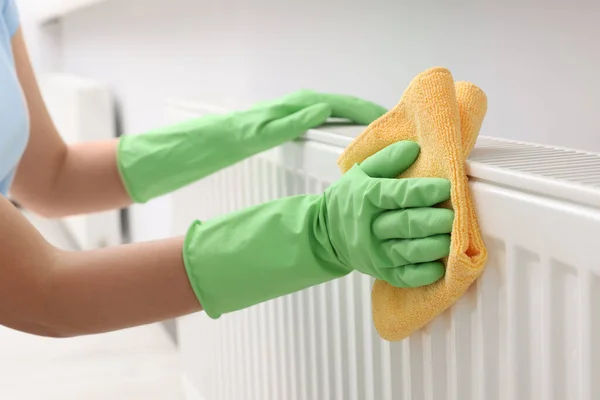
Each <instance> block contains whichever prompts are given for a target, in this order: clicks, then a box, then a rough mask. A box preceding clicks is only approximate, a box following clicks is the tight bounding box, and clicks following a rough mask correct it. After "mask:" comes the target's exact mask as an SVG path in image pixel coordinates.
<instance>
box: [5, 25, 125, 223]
mask: <svg viewBox="0 0 600 400" xmlns="http://www.w3.org/2000/svg"><path fill="white" fill-rule="evenodd" d="M12 48H13V53H14V58H15V64H16V68H17V73H18V76H19V81H20V83H21V86H22V88H23V92H24V94H25V98H26V101H27V105H28V107H29V115H30V119H31V131H30V134H31V137H30V140H29V144H28V145H27V149H26V151H25V154H24V156H23V158H22V160H21V162H20V164H19V167H18V169H17V174H16V176H15V181H14V184H13V186H12V188H11V195H12V196H14V198H15V200H17V201H18V202H19V203H20V204H22V205H23V206H24V207H26V208H28V209H30V210H32V211H34V212H36V213H38V214H41V215H43V216H46V217H62V216H66V215H73V214H82V213H88V212H95V211H104V210H108V209H116V208H122V207H126V206H128V205H129V204H130V203H131V199H130V198H129V195H128V194H127V191H126V190H125V188H124V186H123V183H122V181H121V178H120V176H119V172H118V169H117V162H116V146H117V140H116V139H115V140H109V141H106V142H102V143H82V144H76V145H70V146H67V145H66V144H65V142H64V141H63V140H62V138H61V136H60V135H59V133H58V131H57V130H56V127H55V126H54V124H53V122H52V119H51V118H50V115H49V113H48V110H47V109H46V106H45V104H44V100H43V98H42V96H41V94H40V90H39V87H38V84H37V81H36V78H35V74H34V72H33V68H32V66H31V63H30V61H29V56H28V54H27V49H26V46H25V41H24V40H23V34H22V32H21V30H19V31H18V32H17V33H16V34H15V35H14V36H13V39H12Z"/></svg>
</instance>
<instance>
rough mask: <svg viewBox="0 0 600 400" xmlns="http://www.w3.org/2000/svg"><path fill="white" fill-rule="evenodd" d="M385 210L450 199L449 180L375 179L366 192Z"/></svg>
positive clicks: (374, 202) (432, 203)
mask: <svg viewBox="0 0 600 400" xmlns="http://www.w3.org/2000/svg"><path fill="white" fill-rule="evenodd" d="M366 195H367V196H368V198H369V200H370V201H371V202H372V204H374V205H375V206H377V207H379V208H383V209H385V210H394V209H399V208H416V207H432V206H434V205H436V204H439V203H442V202H444V201H446V200H448V199H450V181H449V180H447V179H442V178H404V179H377V180H376V182H374V184H373V185H372V186H371V187H370V188H369V189H368V192H367V194H366Z"/></svg>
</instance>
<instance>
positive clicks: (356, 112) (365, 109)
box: [318, 93, 387, 125]
mask: <svg viewBox="0 0 600 400" xmlns="http://www.w3.org/2000/svg"><path fill="white" fill-rule="evenodd" d="M318 95H319V96H320V101H322V102H324V103H327V104H329V105H330V106H331V109H332V114H331V116H332V117H334V118H345V119H349V120H350V121H352V122H354V123H356V124H358V125H369V124H370V123H372V122H373V121H375V120H376V119H378V118H379V117H381V116H382V115H383V114H385V113H386V112H387V109H385V108H384V107H382V106H380V105H379V104H376V103H373V102H371V101H368V100H363V99H360V98H358V97H354V96H347V95H342V94H328V93H318Z"/></svg>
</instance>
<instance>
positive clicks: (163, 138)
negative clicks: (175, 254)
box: [117, 90, 386, 203]
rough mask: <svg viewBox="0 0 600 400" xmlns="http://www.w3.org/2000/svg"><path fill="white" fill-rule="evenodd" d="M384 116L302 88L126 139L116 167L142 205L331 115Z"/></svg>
mask: <svg viewBox="0 0 600 400" xmlns="http://www.w3.org/2000/svg"><path fill="white" fill-rule="evenodd" d="M385 112H386V109H384V108H383V107H381V106H378V105H376V104H374V103H371V102H368V101H365V100H361V99H358V98H355V97H350V96H342V95H335V94H322V93H317V92H313V91H307V90H303V91H298V92H295V93H292V94H291V95H288V96H285V97H283V98H281V99H278V100H274V101H269V102H264V103H259V104H257V105H256V106H254V107H252V108H251V109H249V110H245V111H238V112H232V113H228V114H223V115H207V116H204V117H201V118H197V119H192V120H189V121H185V122H183V123H179V124H175V125H172V126H167V127H163V128H160V129H157V130H154V131H151V132H148V133H146V134H143V135H127V136H123V137H122V138H121V139H120V142H119V147H118V151H117V164H118V167H119V171H120V173H121V178H122V180H123V184H124V185H125V188H126V189H127V192H128V193H129V195H130V197H131V199H132V200H133V201H134V202H136V203H143V202H146V201H148V200H150V199H152V198H154V197H158V196H161V195H163V194H166V193H169V192H171V191H173V190H176V189H179V188H181V187H183V186H186V185H188V184H190V183H193V182H195V181H197V180H199V179H201V178H204V177H206V176H208V175H210V174H212V173H214V172H217V171H219V170H220V169H223V168H225V167H228V166H230V165H233V164H235V163H237V162H239V161H241V160H243V159H245V158H247V157H250V156H252V155H255V154H257V153H260V152H262V151H265V150H268V149H270V148H273V147H276V146H278V145H281V144H283V143H285V142H287V141H290V140H292V139H295V138H298V137H299V136H301V135H302V134H303V133H304V132H306V131H307V130H309V129H312V128H316V127H318V126H320V125H322V124H323V123H325V122H326V121H327V119H328V118H330V117H335V118H345V119H348V120H350V121H352V122H354V123H357V124H363V125H368V124H370V123H371V122H373V121H374V120H376V119H377V118H379V117H380V116H381V115H383V114H384V113H385Z"/></svg>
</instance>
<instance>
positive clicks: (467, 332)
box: [174, 140, 600, 400]
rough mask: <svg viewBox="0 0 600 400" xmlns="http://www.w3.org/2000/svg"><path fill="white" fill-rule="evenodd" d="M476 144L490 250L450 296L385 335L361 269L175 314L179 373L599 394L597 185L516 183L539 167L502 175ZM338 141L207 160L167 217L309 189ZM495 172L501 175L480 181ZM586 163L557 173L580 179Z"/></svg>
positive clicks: (277, 388) (260, 387)
mask: <svg viewBox="0 0 600 400" xmlns="http://www.w3.org/2000/svg"><path fill="white" fill-rule="evenodd" d="M483 148H487V150H483V151H482V150H480V151H479V152H478V153H476V154H475V156H476V157H475V159H474V160H472V163H474V164H477V163H479V164H481V165H486V166H487V167H486V168H488V170H486V171H487V172H490V171H492V172H494V174H495V175H494V174H491V173H490V174H488V175H486V174H485V173H484V174H482V176H483V178H482V177H478V176H476V177H475V178H474V179H473V180H472V183H471V188H472V192H473V195H474V199H475V202H476V205H477V209H478V213H479V219H480V224H481V228H482V231H483V234H484V238H485V241H486V244H487V247H488V250H489V254H490V257H489V262H488V264H487V266H486V270H485V272H484V274H483V276H482V277H481V278H480V279H479V280H478V281H477V282H476V283H475V284H474V285H473V286H472V287H471V288H470V289H469V291H468V292H467V293H466V294H465V295H464V296H463V298H462V299H461V300H460V301H459V302H458V303H457V304H455V305H454V307H452V308H451V309H450V310H448V311H447V312H445V313H444V314H443V315H441V316H440V317H439V318H437V319H436V320H435V321H433V322H432V323H431V324H430V325H429V326H427V327H425V328H424V329H422V330H421V331H420V332H417V333H415V334H414V335H413V336H411V337H410V338H408V339H406V340H404V341H402V342H397V343H388V342H385V341H382V340H381V339H380V338H379V336H378V335H377V333H376V331H375V329H374V327H373V323H372V320H371V299H370V292H371V287H372V280H371V279H370V278H368V277H365V276H361V275H359V274H352V275H350V276H348V277H346V278H345V279H340V280H338V281H335V282H330V283H328V284H324V285H321V286H318V287H313V288H310V289H307V290H305V291H302V292H300V293H296V294H293V295H290V296H286V297H283V298H280V299H277V300H274V301H271V302H267V303H265V304H261V305H258V306H256V307H253V308H250V309H247V310H243V311H240V312H237V313H233V314H230V315H226V316H224V317H222V319H221V320H219V321H213V320H210V319H209V318H207V317H206V316H205V315H203V314H198V315H193V316H189V317H186V318H182V319H181V320H180V321H179V339H180V346H181V354H182V357H183V361H184V366H185V370H186V374H187V377H186V380H187V382H191V385H192V386H193V387H194V389H195V390H196V391H197V393H198V394H199V397H198V398H203V399H205V400H230V399H231V400H245V399H253V400H280V399H286V400H287V399H292V400H315V399H322V400H330V399H338V400H347V399H350V400H381V399H383V400H480V399H485V400H501V399H502V400H503V399H527V400H565V399H569V400H593V399H598V398H600V379H598V376H600V341H598V340H597V338H598V337H600V336H599V335H600V318H599V316H600V278H599V275H598V273H599V271H600V268H599V267H600V262H598V258H597V255H596V254H595V250H596V249H597V248H598V247H599V245H600V239H598V237H599V236H598V232H599V231H600V210H599V208H598V207H593V206H591V205H590V204H593V202H594V201H595V200H594V199H597V198H598V193H597V192H592V191H588V192H586V193H585V196H587V197H585V196H584V197H582V199H583V200H585V201H582V202H579V201H569V200H568V197H569V195H570V192H569V188H571V186H562V187H563V190H562V193H559V192H556V193H557V194H556V195H551V196H550V195H549V196H546V195H544V191H543V190H542V191H541V192H539V193H538V192H536V191H533V190H531V187H529V186H527V185H524V187H523V189H522V190H520V189H518V188H519V186H520V185H521V183H522V182H528V181H527V179H528V178H527V176H528V175H527V174H530V175H531V176H534V177H536V179H537V178H539V175H535V172H540V171H541V169H540V168H538V167H536V166H535V163H532V164H531V165H530V164H527V165H525V163H524V162H521V163H520V164H519V168H530V169H528V171H521V170H517V169H515V170H511V171H509V172H510V173H512V172H514V171H517V172H519V174H520V175H510V174H509V175H506V174H504V175H503V170H502V168H504V167H511V165H513V164H507V165H504V164H503V163H504V162H505V161H503V160H504V159H505V156H503V155H502V154H503V152H504V150H501V151H500V153H497V154H496V155H494V154H492V151H493V150H491V149H493V148H494V145H493V143H487V144H485V143H484V146H483ZM498 148H500V149H503V146H501V145H499V147H498ZM507 148H509V147H507ZM340 151H341V147H335V146H331V145H326V144H323V143H314V142H311V141H310V140H309V141H308V142H304V143H300V144H298V143H296V144H290V145H286V146H284V147H283V148H281V149H278V150H277V151H274V152H270V153H268V154H264V155H261V156H259V157H255V158H253V159H250V160H247V161H245V162H243V163H240V164H238V165H236V166H234V167H232V168H229V169H227V170H225V171H223V172H221V173H218V174H216V175H215V176H213V177H210V178H208V179H206V180H204V181H202V182H200V183H198V184H197V185H194V186H193V187H192V188H189V189H185V190H183V191H182V192H180V193H178V194H177V195H176V196H175V198H174V207H175V216H176V218H175V219H176V220H177V221H180V222H176V226H178V227H179V228H178V229H183V228H184V227H187V225H188V224H189V222H190V220H191V218H192V217H196V218H200V219H208V218H211V217H214V216H216V215H219V214H222V213H226V212H229V211H232V210H234V209H238V208H240V207H245V206H249V205H252V204H257V203H260V202H264V201H267V200H270V199H274V198H277V197H281V196H289V195H294V194H300V193H320V192H322V191H323V190H324V188H325V187H327V185H328V184H329V183H330V182H329V181H330V180H333V179H332V178H334V177H335V176H336V173H335V172H332V171H331V170H332V169H334V168H335V159H336V158H337V156H338V154H339V152H340ZM494 151H495V150H494ZM515 151H519V150H518V149H516V150H515ZM523 151H525V150H523ZM527 151H530V150H527ZM531 151H532V153H528V154H529V155H530V156H531V157H532V159H535V157H536V156H535V155H536V154H537V153H536V152H535V151H534V150H533V148H532V149H531ZM484 153H485V154H484ZM543 154H546V153H543ZM553 154H554V153H553ZM561 154H562V153H561ZM563 156H564V159H565V160H566V159H569V157H570V156H569V155H567V154H563ZM484 157H485V160H486V161H485V162H486V163H488V162H489V164H484V163H483V162H482V159H483V158H484ZM506 157H508V155H507V156H506ZM540 157H542V155H540ZM544 157H545V156H544ZM589 160H590V161H589V162H590V165H592V164H593V163H594V162H595V161H594V160H595V159H594V158H590V159H589ZM506 162H508V161H506ZM493 163H495V164H493ZM492 164H493V165H492ZM586 165H587V164H586ZM513 166H514V165H513ZM475 167H476V166H475ZM490 168H491V169H490ZM511 168H512V167H511ZM515 168H516V167H515ZM475 169H476V168H475ZM538 170H539V171H538ZM477 171H479V170H477ZM477 171H476V172H477ZM486 171H483V172H486ZM544 171H546V172H544ZM544 171H541V172H543V173H544V174H545V175H544V179H547V181H540V180H539V179H538V181H537V183H540V182H541V183H544V184H545V183H547V182H550V183H551V184H552V185H553V186H552V185H551V186H552V188H551V189H552V190H555V189H556V188H560V187H561V186H560V185H562V183H561V182H562V180H561V179H559V178H561V177H562V178H564V177H566V175H565V174H566V173H562V172H557V171H555V172H552V171H551V170H550V169H549V168H548V169H546V170H544ZM582 171H583V169H582ZM487 172H486V173H487ZM500 175H502V176H503V178H502V179H504V180H505V181H504V182H503V183H502V184H495V183H494V182H493V181H491V179H492V178H494V177H496V176H500ZM323 176H327V177H329V178H323ZM587 176H588V175H586V176H585V177H584V176H583V175H577V176H571V178H569V179H571V180H572V181H573V182H574V181H575V180H576V181H577V185H579V186H580V187H585V188H587V189H589V188H590V186H586V184H587V183H590V184H591V183H592V182H591V181H590V182H587V180H585V179H587ZM589 176H590V177H591V176H592V175H589ZM520 179H523V181H520ZM590 179H591V178H590ZM594 179H595V178H594ZM584 180H585V182H584ZM506 182H507V183H508V184H507V183H506ZM539 187H541V188H543V189H544V190H546V189H545V188H547V187H549V186H547V185H546V186H543V187H542V186H539ZM590 193H591V194H593V195H594V196H596V197H593V196H592V197H590Z"/></svg>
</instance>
